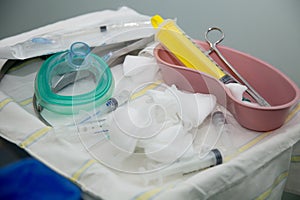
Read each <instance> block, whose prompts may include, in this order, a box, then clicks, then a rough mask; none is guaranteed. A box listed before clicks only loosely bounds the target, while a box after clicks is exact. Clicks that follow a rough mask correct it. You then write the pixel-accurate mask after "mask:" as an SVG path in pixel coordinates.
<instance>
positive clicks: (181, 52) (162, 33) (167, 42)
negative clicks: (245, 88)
mask: <svg viewBox="0 0 300 200" xmlns="http://www.w3.org/2000/svg"><path fill="white" fill-rule="evenodd" d="M151 22H152V25H153V26H154V27H155V28H157V29H158V30H157V32H156V35H155V36H156V39H157V40H158V41H159V42H160V43H161V44H162V45H163V46H164V47H165V48H166V49H167V50H169V51H170V52H171V53H172V54H173V55H174V56H175V57H176V58H178V59H179V60H180V61H181V62H182V64H184V65H185V66H186V67H188V68H191V69H195V70H198V71H201V72H204V73H207V74H209V75H211V76H213V77H215V78H217V79H222V77H224V76H226V74H225V73H224V72H223V71H222V70H221V69H220V68H219V67H218V66H217V65H216V64H215V63H214V62H213V61H212V60H211V59H210V58H208V56H206V55H205V54H204V53H203V52H202V51H201V49H200V47H199V46H198V45H196V44H195V43H194V42H193V41H192V40H191V39H190V38H189V37H187V36H186V34H185V33H184V32H183V31H182V30H181V29H180V28H179V27H178V26H177V25H176V23H175V21H174V20H170V19H168V20H163V19H162V18H161V17H160V16H159V15H155V16H154V17H152V19H151Z"/></svg>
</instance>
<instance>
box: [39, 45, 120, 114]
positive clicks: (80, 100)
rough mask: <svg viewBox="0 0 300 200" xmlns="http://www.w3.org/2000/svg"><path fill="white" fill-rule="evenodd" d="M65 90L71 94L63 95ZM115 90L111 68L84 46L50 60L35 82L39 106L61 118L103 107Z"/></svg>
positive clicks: (73, 46)
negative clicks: (63, 115) (57, 114)
mask: <svg viewBox="0 0 300 200" xmlns="http://www.w3.org/2000/svg"><path fill="white" fill-rule="evenodd" d="M82 85H83V86H82ZM59 86H60V87H59ZM79 86H81V87H79ZM66 88H68V91H69V94H64V92H63V91H64V90H65V89H66ZM78 88H81V89H80V92H79V89H78ZM113 89H114V80H113V76H112V73H111V70H110V68H109V67H108V65H107V64H106V63H105V62H104V61H103V60H102V59H101V58H100V57H99V56H97V55H95V54H93V53H91V52H90V47H89V46H88V45H87V44H85V43H82V42H76V43H73V44H72V46H71V48H70V50H67V51H65V52H62V53H57V54H54V55H53V56H51V57H50V58H48V59H47V60H46V61H45V62H44V63H43V65H42V66H41V68H40V70H39V72H38V74H37V76H36V80H35V95H36V100H37V105H38V106H40V107H41V108H45V109H47V110H50V111H53V112H56V113H60V114H76V113H78V112H79V111H80V110H90V109H92V108H94V107H96V106H98V105H101V104H102V103H104V102H105V101H106V100H108V99H109V98H110V97H111V95H112V92H113ZM70 91H71V93H70Z"/></svg>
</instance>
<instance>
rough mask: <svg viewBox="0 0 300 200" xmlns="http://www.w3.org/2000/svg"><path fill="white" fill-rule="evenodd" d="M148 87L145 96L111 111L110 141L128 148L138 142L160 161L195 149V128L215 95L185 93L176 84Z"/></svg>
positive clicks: (207, 110) (130, 148) (210, 106)
mask: <svg viewBox="0 0 300 200" xmlns="http://www.w3.org/2000/svg"><path fill="white" fill-rule="evenodd" d="M165 88H166V89H165V90H164V91H158V90H149V91H147V93H146V95H144V98H137V99H135V100H133V101H130V102H129V103H128V104H127V105H126V106H123V107H120V108H118V109H117V110H116V111H115V112H114V113H113V115H111V118H110V121H111V122H110V123H111V124H113V127H114V128H113V127H111V128H112V129H111V133H110V134H111V142H113V143H114V144H115V145H117V146H120V148H122V149H123V150H126V151H127V152H131V153H133V152H134V149H135V148H136V147H137V146H138V147H141V148H144V151H145V154H146V155H147V156H148V157H149V158H151V159H153V160H155V161H159V162H170V161H174V160H175V159H177V158H178V157H179V156H182V154H183V153H184V152H190V153H192V148H190V147H191V146H192V145H191V144H192V142H193V137H192V134H191V133H190V132H189V131H190V130H191V129H192V128H195V127H198V126H199V125H201V123H202V122H203V120H204V119H205V118H206V117H207V116H208V115H209V114H210V113H211V112H212V110H213V109H214V107H215V104H216V98H215V96H213V95H210V94H199V93H186V92H182V91H179V90H178V89H177V88H176V87H175V86H172V87H168V86H165Z"/></svg>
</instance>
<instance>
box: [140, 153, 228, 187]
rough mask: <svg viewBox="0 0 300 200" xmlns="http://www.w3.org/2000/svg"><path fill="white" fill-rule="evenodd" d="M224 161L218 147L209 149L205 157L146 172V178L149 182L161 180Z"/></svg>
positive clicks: (197, 157) (188, 159)
mask: <svg viewBox="0 0 300 200" xmlns="http://www.w3.org/2000/svg"><path fill="white" fill-rule="evenodd" d="M222 163H223V157H222V154H221V152H220V151H219V150H218V149H213V150H211V151H209V152H208V153H207V154H206V155H204V156H203V157H199V156H195V157H194V158H186V159H184V160H179V161H177V162H174V163H172V164H170V166H167V167H166V168H163V169H161V170H159V171H157V172H154V173H149V174H145V175H144V178H145V179H146V180H147V182H150V181H153V180H160V179H164V178H166V177H169V176H172V175H176V174H178V175H179V174H181V175H185V174H189V173H192V172H196V171H199V170H202V169H206V168H209V167H212V166H216V165H219V164H222Z"/></svg>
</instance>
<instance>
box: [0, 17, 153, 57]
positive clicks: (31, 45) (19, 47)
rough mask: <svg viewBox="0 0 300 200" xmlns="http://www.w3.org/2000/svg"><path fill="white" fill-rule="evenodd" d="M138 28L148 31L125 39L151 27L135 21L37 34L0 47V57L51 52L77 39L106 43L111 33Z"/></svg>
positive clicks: (90, 42)
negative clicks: (19, 41) (22, 40)
mask: <svg viewBox="0 0 300 200" xmlns="http://www.w3.org/2000/svg"><path fill="white" fill-rule="evenodd" d="M139 28H148V29H149V31H148V32H147V31H145V33H141V34H140V35H139V36H138V37H136V36H135V34H128V35H130V37H131V38H128V39H126V40H133V39H138V38H141V37H145V36H149V32H151V34H152V31H151V30H150V28H151V29H153V28H152V26H151V24H150V22H149V21H137V22H127V23H120V24H110V25H102V26H98V27H87V28H84V29H77V30H72V31H69V32H54V33H49V34H43V35H38V36H35V37H34V38H31V39H28V40H26V41H24V42H21V43H17V44H15V45H12V46H5V47H0V58H6V59H26V58H32V57H36V56H41V55H48V54H53V53H56V52H61V51H64V50H66V49H68V48H69V47H70V45H71V44H72V43H74V42H78V41H80V42H84V43H87V44H88V45H89V46H98V45H102V44H104V43H105V44H108V43H109V41H107V39H108V38H111V37H112V35H113V34H120V31H130V30H135V29H139ZM145 30H147V29H145ZM114 42H120V41H112V43H114Z"/></svg>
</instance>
